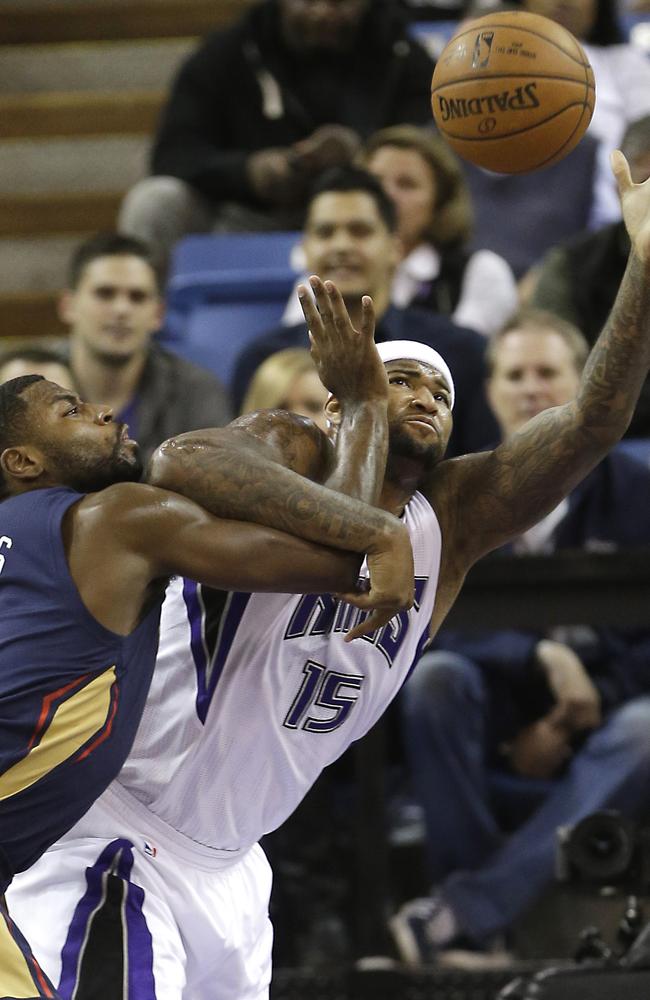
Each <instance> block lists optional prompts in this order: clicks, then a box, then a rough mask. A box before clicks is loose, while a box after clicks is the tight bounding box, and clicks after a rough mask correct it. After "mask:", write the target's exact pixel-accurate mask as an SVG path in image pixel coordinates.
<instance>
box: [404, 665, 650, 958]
mask: <svg viewBox="0 0 650 1000" xmlns="http://www.w3.org/2000/svg"><path fill="white" fill-rule="evenodd" d="M487 704H488V703H487V698H486V690H485V684H484V680H483V672H482V671H481V669H480V668H479V667H478V666H477V665H476V664H475V663H473V662H472V661H471V660H469V659H466V658H465V657H462V656H459V655H457V654H455V653H445V652H444V651H435V652H431V653H428V654H425V656H424V657H423V658H422V659H421V660H420V662H419V663H418V665H417V667H416V668H415V670H414V672H413V675H412V677H411V678H410V680H409V682H408V684H407V685H406V686H405V688H404V691H403V692H402V710H403V716H404V727H403V731H404V738H405V741H406V747H407V753H408V757H409V763H410V766H411V773H412V775H413V777H414V780H415V789H416V793H417V796H418V798H419V799H420V801H421V803H422V806H423V808H424V812H425V822H426V829H427V840H428V844H427V846H428V854H429V860H430V865H431V875H432V881H433V882H434V883H435V887H436V889H437V890H438V891H440V893H441V895H442V897H443V899H444V900H445V901H446V902H447V903H448V904H449V905H450V906H451V908H452V909H453V911H454V914H455V916H456V919H457V921H458V923H459V925H460V927H461V929H462V931H463V933H464V934H465V935H466V936H467V937H469V938H470V939H471V940H473V941H475V942H476V943H477V944H480V943H482V942H484V941H486V940H487V939H489V938H490V937H491V936H493V935H494V934H496V933H499V932H501V931H503V930H505V929H507V928H508V927H510V926H511V925H512V924H513V922H514V921H515V920H516V919H517V917H519V916H520V915H521V914H522V913H523V912H524V911H525V910H526V909H527V908H528V907H529V906H530V905H531V904H532V903H533V902H534V900H535V899H536V898H537V897H538V895H539V894H540V893H541V892H542V890H543V889H544V888H545V887H546V886H547V885H548V884H549V883H550V882H551V881H552V878H553V871H554V864H555V848H556V831H557V829H558V827H560V826H573V825H574V824H575V823H577V822H578V821H579V820H581V819H583V818H584V817H585V816H588V815H589V814H590V813H592V812H595V811H596V810H599V809H617V810H620V811H621V812H622V813H623V814H625V815H627V816H629V817H636V816H638V815H639V814H640V813H642V812H647V810H648V808H649V807H650V695H648V696H642V697H637V698H635V699H633V700H631V701H629V702H627V703H626V704H624V705H622V706H621V707H620V708H618V709H616V710H615V711H613V712H612V713H611V714H610V715H609V716H607V717H606V719H605V721H604V723H603V725H601V726H600V728H599V729H597V730H595V731H594V732H593V733H591V734H590V735H589V737H588V738H587V740H586V742H585V743H584V744H583V745H582V747H581V748H580V750H579V751H578V752H577V753H576V754H575V756H574V757H573V759H572V761H571V763H570V765H569V767H568V769H567V771H566V772H565V773H564V774H563V775H562V777H560V778H558V779H557V780H554V781H553V782H550V783H541V782H535V781H531V782H530V783H529V782H526V780H525V779H521V782H522V791H524V790H525V789H526V786H527V785H529V786H530V787H529V789H528V790H529V791H530V790H531V789H532V790H533V791H536V790H539V788H540V787H543V788H544V789H545V791H544V793H543V794H542V795H541V797H540V800H539V805H538V806H537V808H536V809H535V810H534V811H533V813H532V815H531V816H530V818H529V819H527V820H526V821H525V822H524V823H523V825H521V826H519V827H518V828H517V829H516V831H515V832H514V833H511V834H510V835H504V833H503V832H502V831H501V830H500V829H499V827H498V825H497V822H496V819H495V817H494V813H493V809H492V803H491V783H490V771H489V767H488V762H487V757H486V747H485V731H486V712H487Z"/></svg>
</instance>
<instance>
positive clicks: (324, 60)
mask: <svg viewBox="0 0 650 1000" xmlns="http://www.w3.org/2000/svg"><path fill="white" fill-rule="evenodd" d="M405 32H406V26H405V21H404V19H403V15H402V14H401V13H400V11H399V9H398V8H397V7H396V5H395V4H394V3H393V0H373V2H372V3H371V4H370V8H369V10H368V13H367V15H366V16H365V18H364V20H363V22H362V24H361V25H360V28H359V31H358V34H357V42H356V44H355V46H354V50H353V51H352V52H351V53H346V54H337V53H330V54H321V55H314V54H312V55H310V56H304V57H303V56H301V55H300V54H299V53H295V52H293V51H291V50H290V49H288V48H287V47H286V45H285V44H284V42H283V41H282V38H281V36H280V30H279V14H278V6H277V0H264V2H263V3H260V4H258V5H256V6H254V7H253V8H252V9H251V10H249V11H247V12H246V14H244V15H243V17H242V18H241V19H240V20H238V21H237V22H236V23H235V24H233V25H232V26H230V27H228V28H226V29H224V30H221V31H218V32H215V33H214V34H212V35H210V36H209V37H208V38H207V39H206V41H205V42H204V43H203V44H202V45H201V46H200V47H199V48H198V49H197V50H196V52H194V53H193V54H192V55H191V56H190V57H189V59H187V61H186V62H185V63H184V64H183V66H182V67H181V69H180V72H179V73H178V76H177V78H176V80H175V82H174V85H173V89H172V92H171V95H170V98H169V102H168V104H167V106H166V108H165V110H164V112H163V116H162V120H161V122H160V126H159V130H158V135H157V139H156V142H155V146H154V151H153V159H152V170H153V172H154V173H156V174H168V175H172V176H174V177H178V178H180V179H181V180H184V181H186V182H188V183H189V184H192V185H193V186H194V187H195V188H197V189H198V190H199V191H201V192H202V193H203V194H204V195H206V196H207V197H209V198H212V199H214V200H231V201H238V202H248V203H251V204H255V199H254V196H253V194H252V192H251V190H250V187H249V184H248V181H247V178H246V173H245V169H244V166H245V162H246V158H247V156H248V155H249V154H250V153H252V152H255V151H257V150H260V149H267V148H269V147H274V146H287V145H290V144H291V143H294V142H296V141H298V140H300V139H303V138H305V137H306V136H308V135H310V134H311V133H312V132H313V131H314V129H315V128H317V127H318V126H319V125H323V124H332V123H339V124H342V125H347V126H349V127H351V128H353V129H354V130H355V131H356V132H358V133H359V134H360V135H361V136H363V137H365V136H368V135H370V133H371V132H374V131H375V130H376V129H378V128H382V127H383V126H385V125H392V124H397V123H400V122H413V123H416V124H424V123H426V122H430V121H431V107H430V100H429V93H430V89H431V74H432V72H433V61H432V60H431V58H430V57H429V56H428V54H427V53H426V52H425V50H424V49H423V48H422V47H421V46H420V45H419V44H417V43H415V42H413V41H412V40H411V39H410V38H408V37H407V35H406V33H405ZM278 87H279V95H280V97H281V102H280V105H281V106H280V108H279V109H278V108H277V101H274V100H271V101H269V96H270V97H271V98H273V95H274V94H275V96H276V97H277V94H278V89H277V88H278ZM274 103H275V104H276V108H275V110H274V107H273V104H274Z"/></svg>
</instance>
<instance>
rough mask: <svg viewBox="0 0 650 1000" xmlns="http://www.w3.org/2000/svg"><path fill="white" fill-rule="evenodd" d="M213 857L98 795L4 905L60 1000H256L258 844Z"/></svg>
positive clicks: (260, 917) (261, 998)
mask: <svg viewBox="0 0 650 1000" xmlns="http://www.w3.org/2000/svg"><path fill="white" fill-rule="evenodd" d="M125 802H127V803H128V802H130V804H132V805H133V806H134V808H133V809H128V810H127V808H126V807H125ZM211 857H212V856H211V852H209V851H208V850H207V849H206V848H204V847H201V846H200V845H194V844H193V843H192V842H191V841H189V840H188V838H185V837H182V838H181V837H180V835H179V834H178V833H177V832H176V831H174V830H172V829H171V828H170V827H166V825H165V824H163V823H162V822H161V820H159V819H158V818H157V817H155V816H152V814H151V813H149V812H148V810H146V809H145V808H144V807H143V806H142V805H140V804H139V803H136V802H134V801H133V800H132V799H130V797H129V796H124V795H120V797H119V799H116V798H115V797H114V796H113V797H111V795H110V794H109V795H108V796H107V795H106V793H105V794H104V796H102V798H101V799H100V800H99V801H98V802H96V803H95V805H94V806H93V807H92V808H91V809H90V811H89V812H88V813H86V815H85V816H84V818H83V819H82V820H81V821H80V822H79V823H78V824H77V825H76V826H75V827H74V828H73V829H72V830H71V831H70V832H69V833H68V834H66V836H65V837H63V838H62V839H61V840H60V841H58V843H56V844H54V845H53V847H51V848H50V849H49V851H47V852H46V853H45V854H44V855H43V857H42V858H41V859H40V860H39V861H37V863H36V864H35V865H33V866H32V868H30V869H29V871H27V872H24V873H22V874H21V875H19V876H17V877H16V878H15V879H14V881H13V883H12V884H11V886H10V887H9V889H8V891H7V894H6V895H7V903H8V905H9V908H10V911H11V913H12V916H13V917H14V918H15V919H16V922H17V923H18V926H19V927H20V928H21V930H22V931H23V933H24V934H25V936H26V937H27V939H28V940H29V942H30V945H31V947H32V949H33V952H34V955H35V956H36V958H37V959H38V961H39V963H40V964H41V966H42V967H43V969H44V970H45V972H46V973H47V975H48V976H49V977H50V979H51V980H52V982H53V983H54V984H55V985H57V984H59V985H58V991H59V993H60V995H61V998H62V1000H70V998H71V997H72V996H73V995H74V994H75V990H77V991H78V992H82V993H83V995H86V993H89V994H91V995H92V996H93V997H96V998H97V1000H265V998H266V997H268V989H269V983H270V980H271V947H272V941H273V932H272V929H271V922H270V920H269V916H268V903H269V896H270V893H271V868H270V866H269V863H268V861H267V860H266V856H265V854H264V852H263V851H262V849H261V848H260V847H259V846H258V845H256V846H254V847H252V848H251V849H250V850H249V851H247V852H246V853H245V854H244V855H243V856H241V857H240V858H238V859H236V860H235V861H233V862H230V863H227V864H226V866H225V867H224V859H223V858H222V857H220V858H219V857H218V858H214V859H213V863H212V864H211V863H210V862H211ZM80 984H84V988H83V989H81V988H80Z"/></svg>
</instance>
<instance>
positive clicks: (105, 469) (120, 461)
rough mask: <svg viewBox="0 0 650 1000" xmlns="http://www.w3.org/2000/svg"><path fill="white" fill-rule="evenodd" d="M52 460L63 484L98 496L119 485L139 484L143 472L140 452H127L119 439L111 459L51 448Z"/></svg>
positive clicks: (87, 453)
mask: <svg viewBox="0 0 650 1000" xmlns="http://www.w3.org/2000/svg"><path fill="white" fill-rule="evenodd" d="M48 458H49V459H50V460H51V461H52V463H53V467H54V468H55V469H56V477H57V479H58V480H59V481H60V482H61V484H62V485H65V486H69V487H70V488H71V489H73V490H76V491H77V492H78V493H97V492H99V490H104V489H106V487H107V486H113V485H114V484H115V483H137V482H138V481H139V480H140V477H141V476H142V471H143V462H142V458H141V456H140V449H139V448H136V449H135V450H131V451H129V452H128V453H127V452H125V451H124V450H123V442H122V440H121V437H120V436H119V435H118V437H117V440H116V442H115V445H114V447H113V450H112V451H111V452H110V454H108V455H101V456H97V455H93V454H92V453H89V452H88V450H87V449H84V448H79V449H78V450H75V451H73V452H63V451H59V449H57V448H49V449H48Z"/></svg>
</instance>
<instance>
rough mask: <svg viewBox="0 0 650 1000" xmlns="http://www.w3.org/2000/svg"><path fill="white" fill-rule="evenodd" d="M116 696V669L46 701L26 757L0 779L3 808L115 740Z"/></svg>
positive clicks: (82, 680)
mask: <svg viewBox="0 0 650 1000" xmlns="http://www.w3.org/2000/svg"><path fill="white" fill-rule="evenodd" d="M117 695H118V692H117V680H116V675H115V666H112V667H109V669H108V670H105V671H104V672H103V673H101V674H99V675H98V676H97V677H94V678H92V679H90V680H89V678H88V676H84V677H79V678H77V679H76V680H74V681H72V682H71V683H70V684H68V685H66V686H65V687H63V688H59V689H58V690H57V691H52V692H50V693H49V694H48V695H46V696H45V697H44V698H43V702H42V706H41V712H40V716H39V719H38V722H37V725H36V728H35V730H34V733H33V735H32V739H31V741H30V743H29V745H28V746H27V747H26V748H25V754H24V756H22V757H21V758H20V759H19V760H17V761H16V763H15V764H13V765H12V766H11V767H8V768H7V769H6V771H4V773H3V774H2V775H0V802H3V801H4V800H5V799H8V798H9V797H10V796H12V795H17V794H18V793H19V792H22V791H24V790H25V789H26V788H30V787H31V786H32V785H34V784H36V782H37V781H40V780H41V779H42V778H45V777H46V776H47V775H48V774H50V772H51V771H53V770H54V769H55V768H57V767H59V766H60V765H61V764H64V763H66V762H67V761H70V760H72V759H73V758H75V755H77V754H79V752H80V751H81V753H80V754H79V756H78V757H77V758H76V759H77V760H83V759H84V758H86V757H88V756H89V755H90V754H91V753H92V752H93V751H94V750H95V748H96V747H97V746H99V744H100V743H103V742H104V740H106V739H107V738H108V737H109V736H110V734H111V729H112V726H113V719H114V717H115V713H116V711H117Z"/></svg>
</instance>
